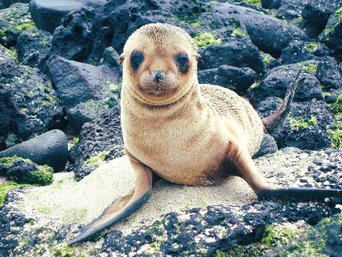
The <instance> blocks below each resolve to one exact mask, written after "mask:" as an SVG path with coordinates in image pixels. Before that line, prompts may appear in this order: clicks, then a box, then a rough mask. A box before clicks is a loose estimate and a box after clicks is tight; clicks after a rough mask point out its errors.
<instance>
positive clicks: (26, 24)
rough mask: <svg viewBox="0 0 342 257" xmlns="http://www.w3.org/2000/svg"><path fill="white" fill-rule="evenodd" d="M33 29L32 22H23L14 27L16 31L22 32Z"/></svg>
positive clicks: (34, 26)
mask: <svg viewBox="0 0 342 257" xmlns="http://www.w3.org/2000/svg"><path fill="white" fill-rule="evenodd" d="M35 28H36V25H35V24H34V23H33V22H24V23H22V24H19V25H18V26H16V27H15V29H16V30H17V31H23V30H29V29H35Z"/></svg>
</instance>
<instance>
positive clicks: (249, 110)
mask: <svg viewBox="0 0 342 257" xmlns="http://www.w3.org/2000/svg"><path fill="white" fill-rule="evenodd" d="M200 90H201V94H202V96H203V97H204V98H205V99H206V101H207V103H208V104H209V105H211V106H212V108H213V109H214V110H215V111H216V113H217V114H218V116H219V117H220V118H222V119H234V120H235V121H236V122H237V123H238V124H239V125H240V126H241V127H242V128H243V130H244V132H245V134H246V136H247V137H248V140H247V141H248V148H249V151H250V153H251V154H254V153H255V152H256V151H258V149H259V146H260V143H261V140H262V137H263V124H262V121H261V118H260V116H259V115H258V114H257V112H256V111H255V110H254V108H253V107H252V105H251V104H250V103H249V102H248V101H247V100H246V99H244V98H243V97H241V96H239V95H238V94H236V93H235V92H234V91H232V90H230V89H227V88H223V87H220V86H215V85H210V84H200Z"/></svg>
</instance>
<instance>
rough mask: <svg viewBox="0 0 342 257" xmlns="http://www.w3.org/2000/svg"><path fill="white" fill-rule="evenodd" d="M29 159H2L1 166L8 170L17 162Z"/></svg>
mask: <svg viewBox="0 0 342 257" xmlns="http://www.w3.org/2000/svg"><path fill="white" fill-rule="evenodd" d="M26 160H27V159H24V158H21V157H18V156H16V155H14V156H12V157H2V158H0V165H3V166H5V167H6V168H10V167H12V166H13V165H14V163H15V162H16V161H26Z"/></svg>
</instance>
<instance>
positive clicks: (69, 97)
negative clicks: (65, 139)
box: [46, 56, 121, 132]
mask: <svg viewBox="0 0 342 257" xmlns="http://www.w3.org/2000/svg"><path fill="white" fill-rule="evenodd" d="M46 64H47V67H48V70H49V74H50V77H51V80H52V83H53V85H54V87H55V88H56V91H57V93H58V96H59V97H60V99H61V101H62V103H63V107H64V108H65V111H66V114H67V117H68V120H69V121H70V123H69V128H70V129H71V130H72V131H75V132H79V130H80V129H81V126H82V124H83V123H85V122H87V121H90V120H92V119H94V118H95V117H97V116H99V115H100V114H101V113H103V112H104V111H105V110H107V109H109V108H111V107H113V106H115V105H116V104H117V101H118V98H119V91H120V85H119V81H120V76H121V72H120V69H119V67H116V68H112V67H109V66H106V65H101V66H98V67H96V66H93V65H90V64H84V63H80V62H76V61H70V60H66V59H64V58H62V57H60V56H52V57H51V58H50V59H49V60H48V61H47V63H46Z"/></svg>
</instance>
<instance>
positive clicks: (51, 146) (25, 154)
mask: <svg viewBox="0 0 342 257" xmlns="http://www.w3.org/2000/svg"><path fill="white" fill-rule="evenodd" d="M12 156H18V157H22V158H25V159H30V160H31V161H33V162H35V163H37V164H40V165H45V164H47V165H49V166H50V167H52V168H54V170H55V171H56V172H57V171H62V170H64V168H65V164H66V162H67V160H68V145H67V139H66V136H65V134H64V132H63V131H61V130H58V129H55V130H51V131H49V132H46V133H44V134H41V135H39V136H37V137H35V138H32V139H30V140H28V141H25V142H22V143H20V144H17V145H15V146H13V147H10V148H8V149H6V150H4V151H2V152H0V157H12Z"/></svg>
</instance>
